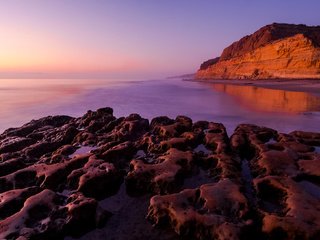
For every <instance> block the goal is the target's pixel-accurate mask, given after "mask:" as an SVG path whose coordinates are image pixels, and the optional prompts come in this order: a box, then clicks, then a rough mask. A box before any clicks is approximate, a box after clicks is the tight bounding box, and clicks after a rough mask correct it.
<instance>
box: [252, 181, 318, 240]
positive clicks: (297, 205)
mask: <svg viewBox="0 0 320 240" xmlns="http://www.w3.org/2000/svg"><path fill="white" fill-rule="evenodd" d="M254 185H255V188H256V190H257V194H258V196H259V197H260V198H261V200H260V204H259V208H260V210H261V212H262V213H263V215H264V216H263V219H262V232H263V233H265V234H266V235H268V237H269V238H270V239H317V238H318V237H319V229H320V213H319V211H320V208H319V198H317V197H315V196H312V195H311V194H309V193H308V192H306V191H305V189H304V187H302V186H301V185H299V184H298V183H296V182H295V181H293V180H291V179H290V178H284V177H265V178H260V179H256V180H254ZM313 206H315V207H313Z"/></svg>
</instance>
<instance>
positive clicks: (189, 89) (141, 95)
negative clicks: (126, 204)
mask: <svg viewBox="0 0 320 240" xmlns="http://www.w3.org/2000/svg"><path fill="white" fill-rule="evenodd" d="M102 107H112V108H113V109H114V115H115V116H116V117H121V116H128V115H129V114H131V113H138V114H140V115H141V116H142V117H144V118H148V119H149V120H151V119H152V118H154V117H156V116H164V115H165V116H169V117H170V118H175V117H176V116H178V115H186V116H189V117H190V118H192V119H193V121H198V120H207V121H213V122H219V123H223V124H224V125H225V127H226V128H227V131H228V133H229V134H231V133H232V132H233V130H234V129H235V128H236V126H237V125H238V124H241V123H250V124H257V125H262V126H266V127H270V128H274V129H276V130H278V131H279V132H284V133H289V132H291V131H294V130H304V131H314V132H319V131H320V124H319V122H320V96H319V95H317V94H311V93H308V92H303V91H285V90H275V89H268V88H263V87H256V86H251V85H243V86H240V85H232V84H223V83H210V82H197V81H186V80H184V79H181V78H170V79H169V78H168V79H153V80H144V79H0V132H3V131H4V130H5V129H7V128H11V127H19V126H21V125H23V124H25V123H27V122H29V121H30V120H32V119H39V118H41V117H45V116H49V115H69V116H73V117H79V116H82V115H83V114H85V113H86V111H88V110H96V109H98V108H102Z"/></svg>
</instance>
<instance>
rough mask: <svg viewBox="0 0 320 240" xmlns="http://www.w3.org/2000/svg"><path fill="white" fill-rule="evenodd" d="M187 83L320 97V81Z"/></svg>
mask: <svg viewBox="0 0 320 240" xmlns="http://www.w3.org/2000/svg"><path fill="white" fill-rule="evenodd" d="M184 80H185V81H195V82H206V83H214V84H215V83H222V84H232V85H240V86H246V85H251V86H256V87H262V88H268V89H277V90H285V91H295V92H307V93H312V94H316V95H318V96H320V79H319V80H318V79H313V80H309V79H305V80H296V79H270V80H249V79H245V80H244V79H239V80H214V79H208V80H204V79H203V80H198V79H184Z"/></svg>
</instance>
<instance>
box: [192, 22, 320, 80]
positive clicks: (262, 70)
mask: <svg viewBox="0 0 320 240" xmlns="http://www.w3.org/2000/svg"><path fill="white" fill-rule="evenodd" d="M319 67H320V27H319V26H316V27H308V26H305V25H294V24H278V23H274V24H271V25H267V26H265V27H263V28H261V29H259V30H258V31H257V32H255V33H253V34H252V35H249V36H245V37H244V38H242V39H240V40H239V41H237V42H234V43H233V44H231V45H230V46H229V47H227V48H225V49H224V50H223V53H222V55H221V57H220V58H219V59H218V60H215V61H210V60H209V61H208V62H205V63H204V64H202V65H201V67H200V70H199V71H198V72H197V74H196V78H200V79H206V78H214V79H244V78H249V79H270V78H287V79H306V78H311V79H315V78H317V79H319V78H320V72H319Z"/></svg>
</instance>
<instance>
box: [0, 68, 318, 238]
mask: <svg viewBox="0 0 320 240" xmlns="http://www.w3.org/2000/svg"><path fill="white" fill-rule="evenodd" d="M217 64H218V63H217ZM112 114H113V110H112V109H110V108H103V109H98V110H97V111H88V112H87V113H86V114H85V115H84V116H82V117H79V118H70V117H66V116H54V117H46V118H42V119H40V120H33V121H31V122H30V123H27V124H25V125H23V126H22V127H21V128H15V129H9V130H6V131H5V132H4V133H3V134H1V135H0V149H1V152H0V238H1V239H65V238H66V237H67V236H72V237H82V239H88V238H92V239H93V238H94V239H96V238H97V239H100V238H103V237H102V236H104V234H106V232H104V230H105V229H104V230H101V231H100V230H98V229H97V228H99V227H106V228H107V229H109V230H110V229H113V228H114V227H117V226H119V224H120V225H121V224H122V226H121V228H120V229H121V231H122V230H123V231H124V233H123V235H121V236H130V237H137V236H138V238H148V239H159V238H161V239H162V236H167V237H168V238H166V237H163V238H166V239H171V240H173V239H180V238H184V239H213V238H214V239H317V238H319V232H320V226H319V218H318V215H320V214H319V207H318V205H319V204H318V202H319V199H320V187H319V186H320V185H319V177H320V175H319V174H320V171H319V169H320V165H319V163H320V154H319V152H318V147H317V146H319V139H320V136H319V133H309V132H303V131H294V132H292V133H290V134H284V133H278V132H277V131H275V130H273V129H270V128H266V127H260V126H256V125H251V124H241V125H239V126H238V127H237V128H236V130H235V132H234V133H233V134H232V136H231V138H230V139H229V137H228V135H227V132H226V129H225V127H224V126H223V124H221V123H214V122H208V121H198V122H195V123H193V122H192V120H191V119H190V118H188V117H186V116H178V117H176V118H175V119H170V118H168V117H158V118H154V119H153V120H152V121H151V124H150V125H149V121H148V120H147V119H144V118H142V117H141V116H140V115H138V114H131V115H129V116H127V117H121V118H116V117H114V116H113V115H112ZM124 180H125V184H123V185H122V183H123V182H124ZM128 194H129V195H128ZM154 194H161V195H157V196H154ZM150 198H151V200H150V206H149V211H148V212H149V213H148V219H149V220H151V221H152V222H154V223H155V224H156V225H157V226H158V227H160V228H161V229H160V228H158V227H156V228H152V226H151V225H150V224H149V223H148V222H147V221H145V219H144V216H145V215H146V214H147V207H148V202H149V199H150ZM138 205H139V206H138ZM107 210H109V211H110V212H112V214H113V215H112V214H111V213H110V212H108V211H107ZM137 215H139V216H137ZM124 217H125V218H126V219H125V221H123V218H124ZM107 220H108V221H107ZM106 221H107V222H106ZM124 222H125V224H124ZM126 224H129V225H130V226H127V225H126ZM124 225H125V226H124ZM136 225H139V226H138V228H137V229H138V230H136ZM169 228H172V229H173V230H174V231H175V232H176V233H177V234H176V233H174V232H168V231H169ZM144 229H146V232H147V233H144ZM90 230H94V231H93V232H91V233H88V235H84V234H86V233H87V232H88V231H90ZM109 230H108V231H109ZM118 230H119V229H118ZM110 231H112V230H110ZM119 231H120V230H119ZM119 231H116V232H113V234H112V236H116V235H117V233H118V232H119ZM134 231H135V232H134ZM153 232H154V234H153ZM102 233H103V234H102ZM100 234H101V235H100ZM175 234H176V235H175ZM82 235H83V236H82ZM179 235H180V236H179ZM89 236H90V237H89ZM121 236H120V237H121ZM159 236H160V237H159ZM107 237H110V236H107ZM67 238H68V237H67Z"/></svg>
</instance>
